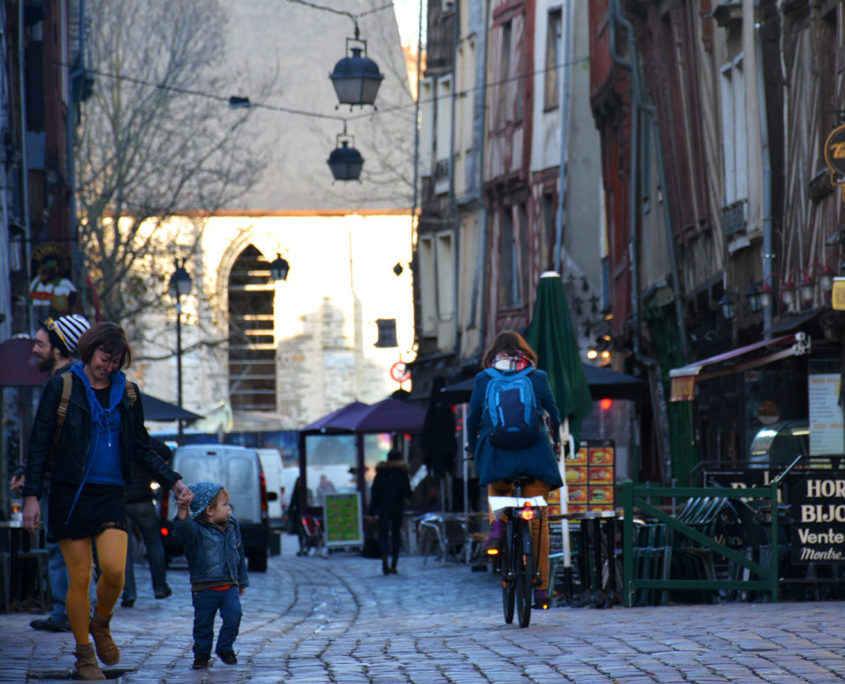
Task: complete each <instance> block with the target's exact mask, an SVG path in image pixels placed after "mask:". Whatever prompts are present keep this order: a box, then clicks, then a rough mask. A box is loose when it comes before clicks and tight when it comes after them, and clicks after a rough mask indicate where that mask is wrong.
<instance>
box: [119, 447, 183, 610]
mask: <svg viewBox="0 0 845 684" xmlns="http://www.w3.org/2000/svg"><path fill="white" fill-rule="evenodd" d="M150 445H151V446H152V448H153V450H155V452H156V454H157V455H158V457H159V458H160V459H161V460H162V461H164V462H165V463H170V460H171V458H172V452H171V451H170V448H169V447H168V446H167V445H166V444H165V443H164V442H161V441H159V440H157V439H154V438H152V437H150ZM130 474H131V477H132V479H131V481H130V482H129V484H128V485H126V514H127V515H128V516H129V521H131V522H133V523H135V526H136V527H137V528H138V531H139V532H140V533H141V538H142V539H143V540H144V546H145V547H146V549H147V561H148V562H149V564H150V575H151V577H152V581H153V594H154V595H155V597H156V598H157V599H166V598H167V597H168V596H170V595H171V594H172V593H173V590H172V589H171V588H170V586H169V585H168V584H167V560H166V558H165V555H164V545H163V544H162V543H161V520H160V519H159V514H158V510H157V509H156V506H155V502H154V501H153V489H152V487H151V486H150V484H151V480H152V479H153V478H152V476H151V475H150V471H149V470H147V469H146V468H145V467H144V466H142V465H141V464H140V463H138V462H137V461H133V463H132V466H131V471H130ZM163 495H164V496H167V492H163ZM137 545H138V541H137V540H136V539H135V535H134V534H132V530H129V544H128V545H127V547H126V575H125V581H124V584H123V598H122V599H121V601H120V605H121V606H123V607H124V608H131V607H132V606H133V605H135V599H136V598H138V595H137V588H136V585H135V564H134V562H133V559H134V557H135V553H136V547H137Z"/></svg>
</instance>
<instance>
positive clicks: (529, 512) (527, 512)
mask: <svg viewBox="0 0 845 684" xmlns="http://www.w3.org/2000/svg"><path fill="white" fill-rule="evenodd" d="M519 517H520V518H522V519H523V520H533V519H534V507H533V506H532V505H531V502H530V501H526V502H525V505H524V506H523V507H522V510H521V511H520V512H519Z"/></svg>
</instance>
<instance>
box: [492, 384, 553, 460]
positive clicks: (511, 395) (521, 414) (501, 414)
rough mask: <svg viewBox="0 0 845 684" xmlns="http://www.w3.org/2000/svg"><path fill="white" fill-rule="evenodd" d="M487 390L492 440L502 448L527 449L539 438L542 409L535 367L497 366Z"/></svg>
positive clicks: (493, 443)
mask: <svg viewBox="0 0 845 684" xmlns="http://www.w3.org/2000/svg"><path fill="white" fill-rule="evenodd" d="M485 372H486V373H487V374H488V375H489V376H490V382H489V383H487V390H486V392H485V394H484V416H485V419H486V420H487V421H488V427H489V431H490V443H491V444H492V445H493V446H494V447H498V448H500V449H524V448H525V447H529V446H531V445H532V444H534V442H536V441H537V436H538V435H539V433H540V413H539V411H538V410H537V398H536V397H535V396H534V385H533V384H532V382H531V378H530V377H529V375H530V374H531V373H533V372H534V369H533V368H525V369H524V370H521V371H517V372H509V373H503V372H501V371H498V370H496V369H494V368H488V369H486V370H485Z"/></svg>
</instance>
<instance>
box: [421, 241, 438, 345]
mask: <svg viewBox="0 0 845 684" xmlns="http://www.w3.org/2000/svg"><path fill="white" fill-rule="evenodd" d="M417 267H418V268H419V282H420V283H421V285H420V288H419V296H420V315H421V318H422V334H423V335H424V336H426V337H430V336H433V335H436V334H437V309H436V306H437V305H436V302H435V298H434V293H435V287H433V284H434V283H436V282H437V281H436V280H435V273H434V247H433V245H432V241H431V237H429V236H426V237H420V239H419V243H418V244H417Z"/></svg>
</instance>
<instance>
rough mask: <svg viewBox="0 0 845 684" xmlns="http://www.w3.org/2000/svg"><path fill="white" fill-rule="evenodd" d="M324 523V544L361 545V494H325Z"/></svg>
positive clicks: (362, 536) (362, 535)
mask: <svg viewBox="0 0 845 684" xmlns="http://www.w3.org/2000/svg"><path fill="white" fill-rule="evenodd" d="M323 515H324V519H325V523H326V546H329V547H332V546H361V544H362V543H363V540H364V530H363V527H362V526H361V495H360V493H358V492H355V493H354V494H326V501H325V504H324V507H323Z"/></svg>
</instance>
